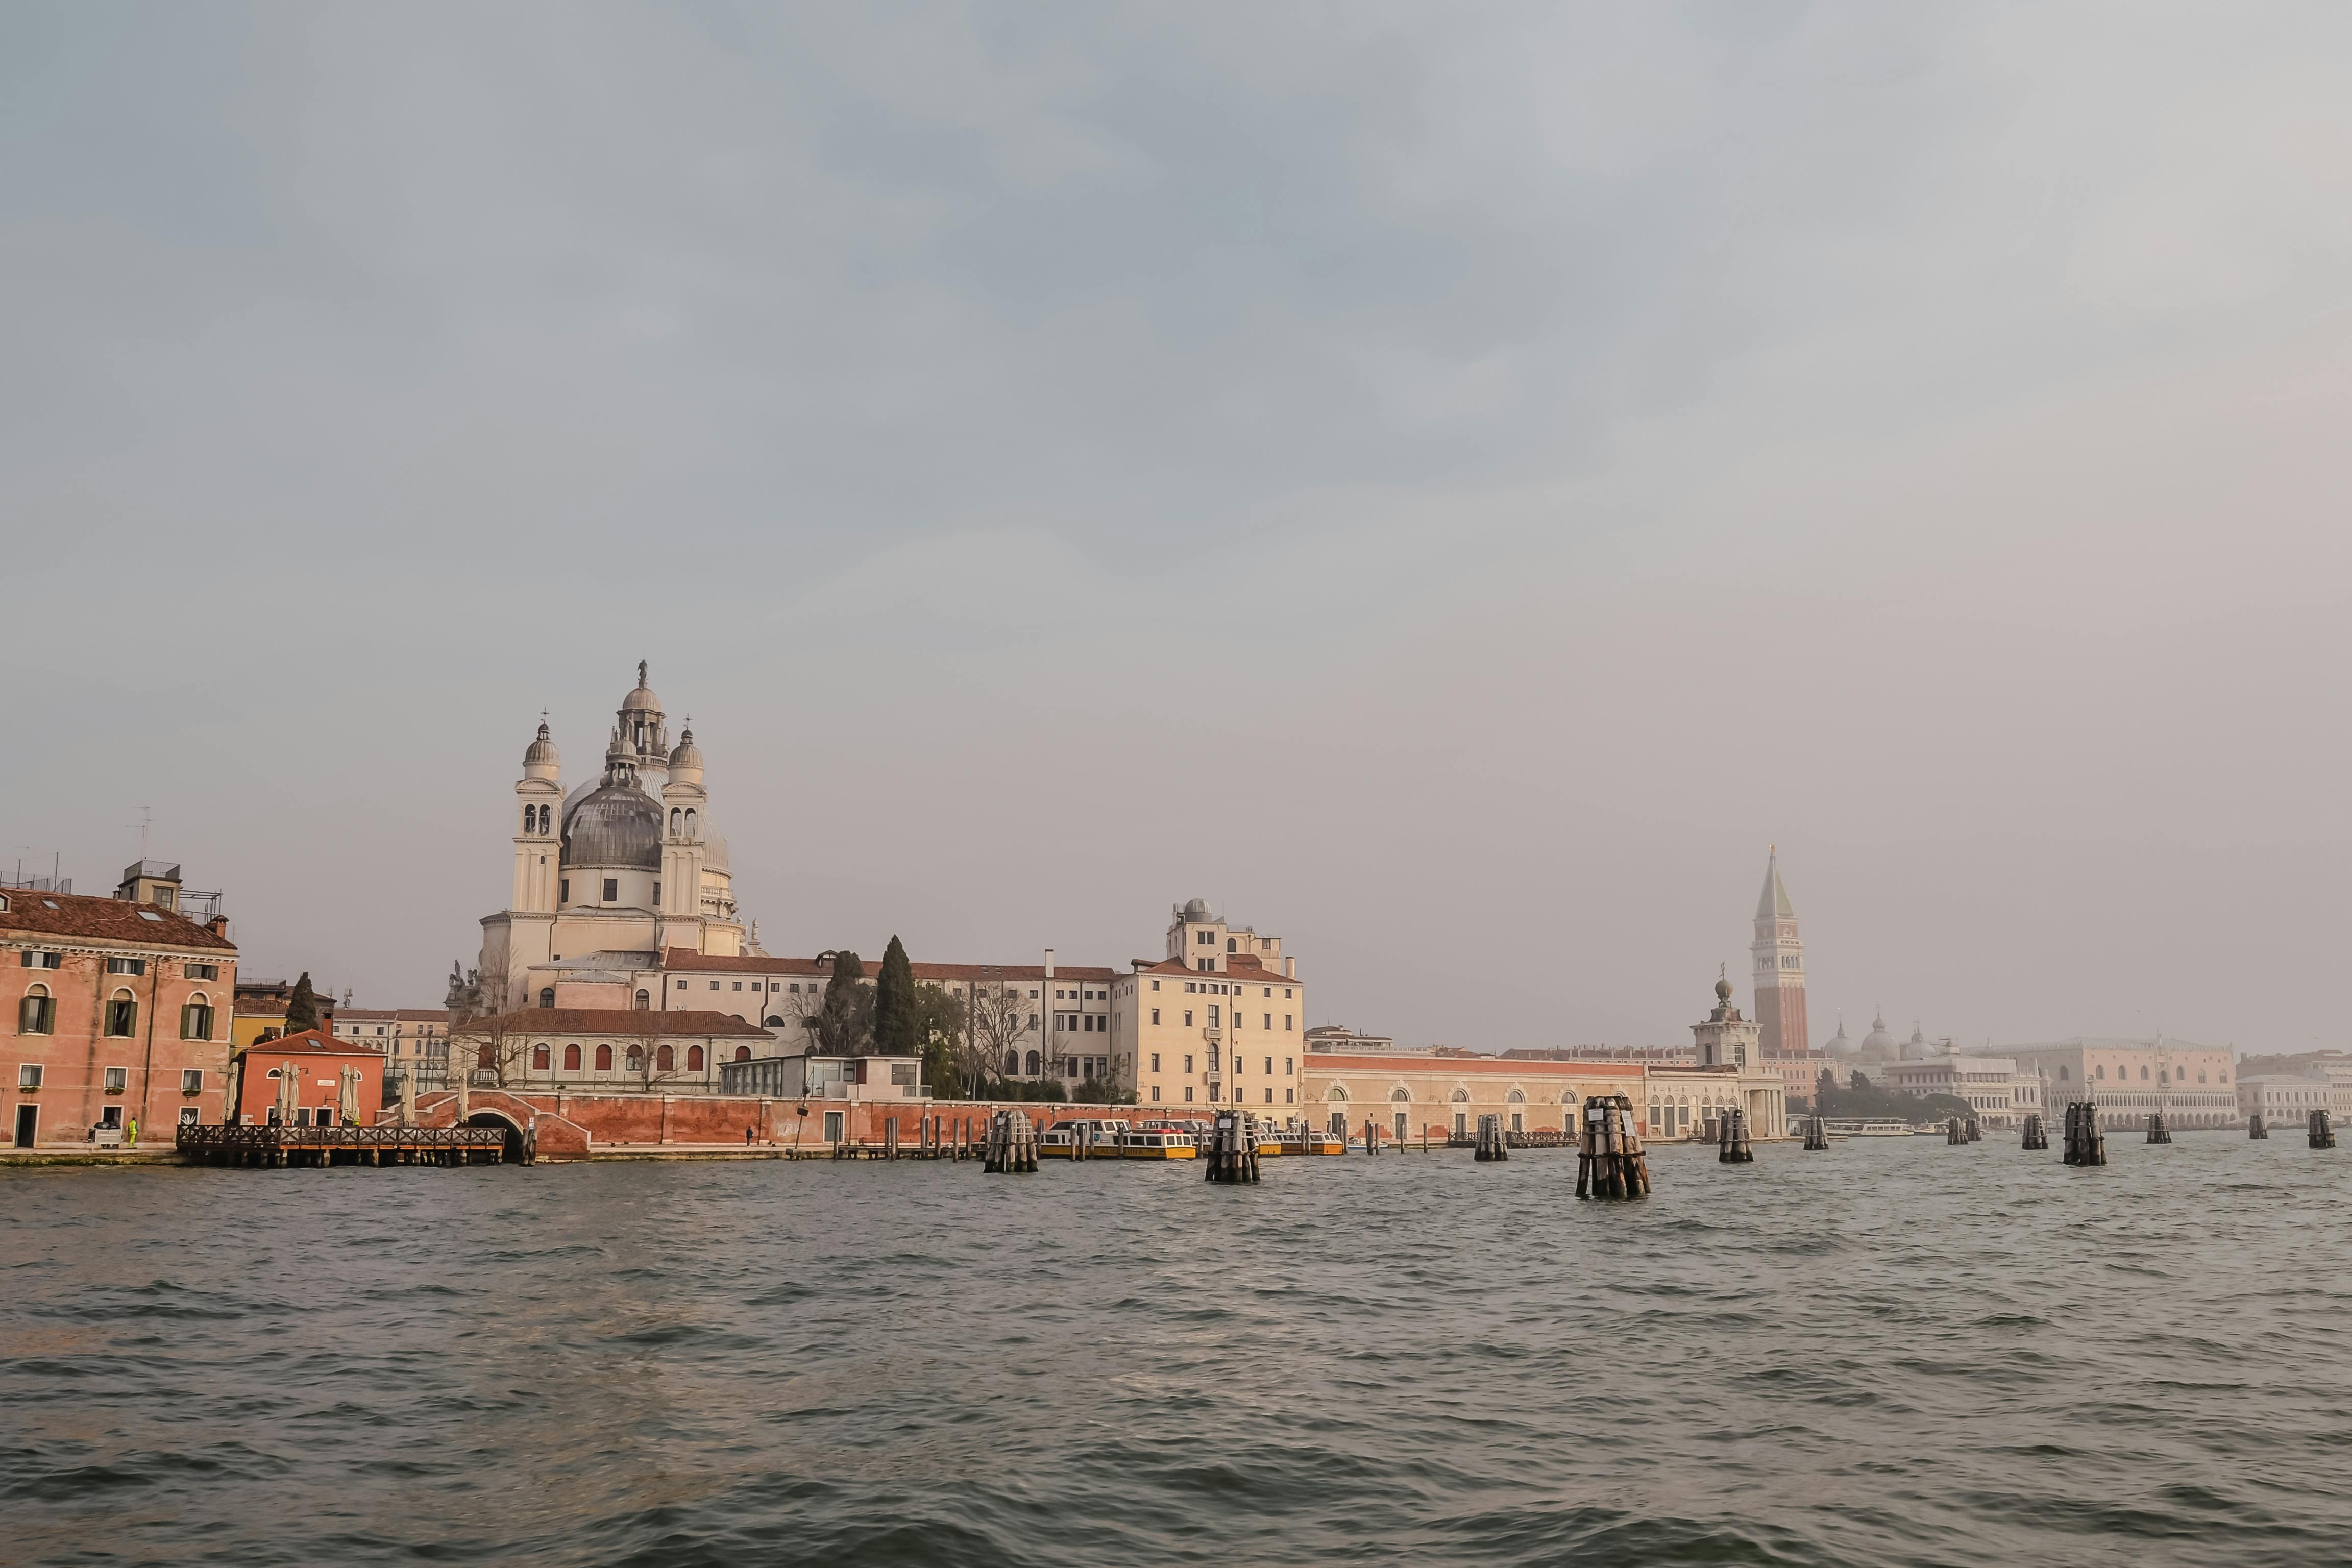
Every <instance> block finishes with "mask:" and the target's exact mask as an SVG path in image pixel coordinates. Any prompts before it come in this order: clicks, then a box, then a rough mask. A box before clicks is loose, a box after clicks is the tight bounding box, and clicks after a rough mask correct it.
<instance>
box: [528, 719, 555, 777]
mask: <svg viewBox="0 0 2352 1568" xmlns="http://www.w3.org/2000/svg"><path fill="white" fill-rule="evenodd" d="M542 763H543V764H545V765H547V766H549V767H554V766H557V765H559V764H560V763H562V757H560V756H558V755H557V754H556V751H555V742H553V741H551V740H550V739H548V734H547V725H546V724H545V722H543V721H542V722H541V725H540V726H539V739H538V740H536V741H533V742H531V743H530V749H529V750H527V751H525V752H523V754H522V765H523V766H524V767H527V768H529V767H537V766H540V765H541V764H542Z"/></svg>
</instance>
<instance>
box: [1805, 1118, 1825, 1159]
mask: <svg viewBox="0 0 2352 1568" xmlns="http://www.w3.org/2000/svg"><path fill="white" fill-rule="evenodd" d="M1829 1146H1830V1124H1829V1122H1828V1121H1825V1120H1824V1119H1822V1118H1821V1117H1819V1116H1808V1117H1806V1118H1805V1148H1806V1150H1807V1151H1808V1152H1811V1151H1812V1150H1815V1149H1826V1148H1828V1147H1829Z"/></svg>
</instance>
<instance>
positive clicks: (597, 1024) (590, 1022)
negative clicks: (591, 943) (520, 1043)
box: [451, 1007, 770, 1040]
mask: <svg viewBox="0 0 2352 1568" xmlns="http://www.w3.org/2000/svg"><path fill="white" fill-rule="evenodd" d="M494 1021H495V1022H499V1023H503V1024H504V1025H505V1026H506V1028H507V1031H508V1032H509V1034H516V1035H643V1034H647V1033H656V1034H662V1035H740V1036H742V1037H746V1038H749V1039H755V1040H764V1039H767V1038H769V1037H770V1036H769V1034H768V1031H767V1030H765V1029H761V1028H755V1027H753V1026H751V1025H750V1024H747V1023H745V1022H744V1021H743V1020H742V1019H740V1018H739V1017H737V1016H735V1015H734V1014H732V1013H689V1012H677V1013H650V1012H647V1011H646V1010H645V1009H644V1008H641V1007H525V1008H522V1009H520V1010H519V1011H517V1012H513V1013H501V1014H499V1016H498V1017H497V1018H496V1019H495V1020H493V1019H488V1018H476V1019H473V1020H471V1021H470V1022H467V1023H464V1024H460V1025H458V1026H457V1027H456V1028H455V1029H454V1030H452V1031H451V1033H453V1034H458V1035H473V1034H479V1033H480V1032H481V1031H482V1026H484V1025H485V1024H488V1023H491V1022H494Z"/></svg>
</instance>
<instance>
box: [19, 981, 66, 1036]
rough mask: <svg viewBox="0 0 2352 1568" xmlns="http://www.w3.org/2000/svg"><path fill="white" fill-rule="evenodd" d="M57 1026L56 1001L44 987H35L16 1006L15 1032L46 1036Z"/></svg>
mask: <svg viewBox="0 0 2352 1568" xmlns="http://www.w3.org/2000/svg"><path fill="white" fill-rule="evenodd" d="M57 1026H58V1001H57V998H56V997H54V996H52V995H50V994H49V988H48V987H47V986H46V985H36V986H34V987H33V988H32V989H31V990H30V991H27V992H26V993H25V999H24V1000H23V1001H22V1002H19V1003H17V1004H16V1032H17V1033H18V1034H20V1035H46V1034H48V1033H50V1032H52V1031H53V1030H55V1029H56V1028H57Z"/></svg>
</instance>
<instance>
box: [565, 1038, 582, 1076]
mask: <svg viewBox="0 0 2352 1568" xmlns="http://www.w3.org/2000/svg"><path fill="white" fill-rule="evenodd" d="M563 1070H564V1071H565V1072H578V1071H579V1070H580V1047H578V1046H576V1045H573V1046H566V1047H563Z"/></svg>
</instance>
